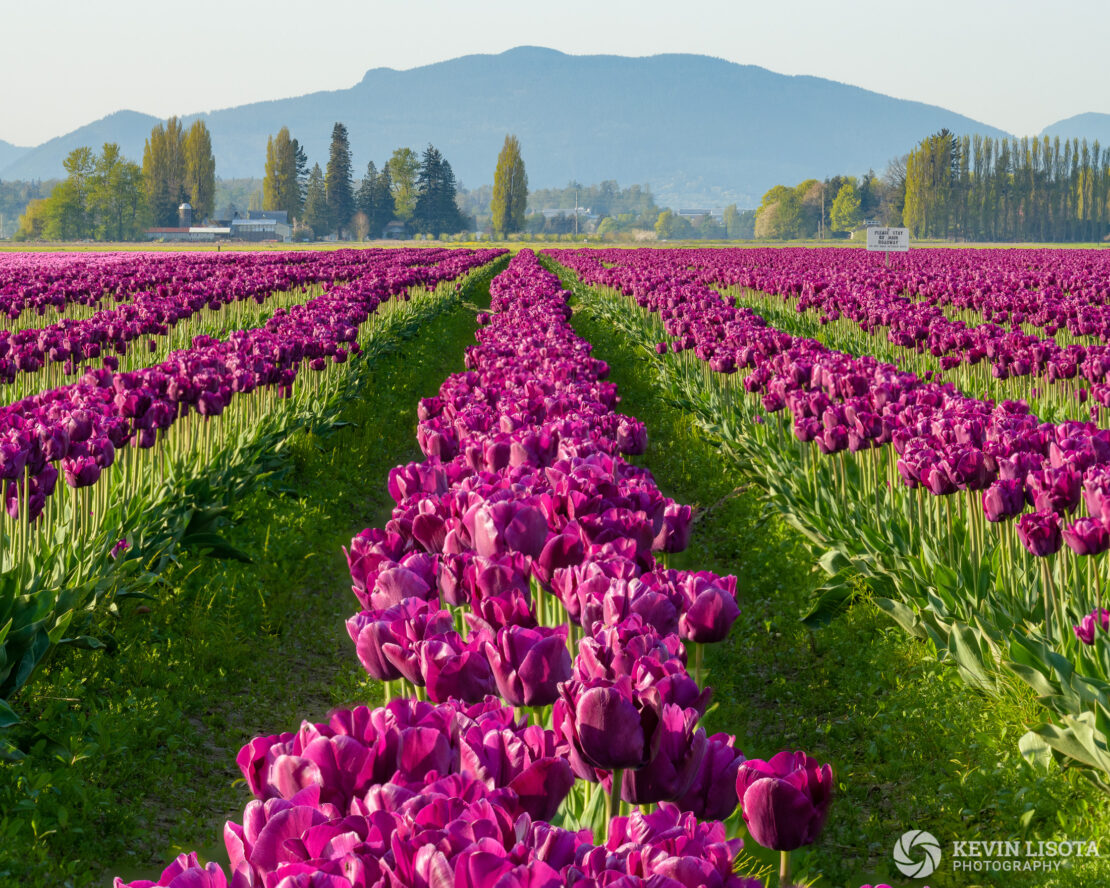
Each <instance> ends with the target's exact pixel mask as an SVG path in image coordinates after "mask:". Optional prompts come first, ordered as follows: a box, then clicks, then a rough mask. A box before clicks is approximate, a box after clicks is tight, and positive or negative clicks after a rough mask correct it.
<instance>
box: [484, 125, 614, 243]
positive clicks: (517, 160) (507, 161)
mask: <svg viewBox="0 0 1110 888" xmlns="http://www.w3.org/2000/svg"><path fill="white" fill-rule="evenodd" d="M603 185H608V186H610V188H609V189H608V190H607V192H606V195H605V197H606V198H608V202H609V203H611V202H612V192H613V191H614V190H615V185H616V183H603ZM599 196H600V195H599ZM527 206H528V174H527V173H526V172H525V171H524V160H523V158H521V156H520V141H519V140H518V139H517V137H516V136H513V135H508V136H505V144H504V145H503V146H502V147H501V153H500V154H499V155H498V156H497V168H496V169H495V170H494V173H493V200H491V201H490V211H491V213H492V214H493V230H494V231H496V232H497V233H498V234H500V235H502V236H503V235H505V234H508V233H509V232H511V231H521V230H523V228H524V211H525V209H526V208H527Z"/></svg>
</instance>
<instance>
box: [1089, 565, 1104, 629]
mask: <svg viewBox="0 0 1110 888" xmlns="http://www.w3.org/2000/svg"><path fill="white" fill-rule="evenodd" d="M1097 558H1098V556H1097V555H1096V556H1092V558H1091V569H1092V570H1093V571H1094V572H1095V608H1096V609H1097V610H1098V612H1099V615H1100V616H1099V618H1100V619H1101V614H1102V574H1101V573H1100V572H1099V569H1098V560H1097Z"/></svg>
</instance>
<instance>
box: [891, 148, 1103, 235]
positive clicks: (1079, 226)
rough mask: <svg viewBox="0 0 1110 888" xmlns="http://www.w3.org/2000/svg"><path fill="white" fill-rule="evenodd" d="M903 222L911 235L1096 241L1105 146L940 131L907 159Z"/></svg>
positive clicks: (1100, 224) (1100, 218) (1100, 228)
mask: <svg viewBox="0 0 1110 888" xmlns="http://www.w3.org/2000/svg"><path fill="white" fill-rule="evenodd" d="M904 221H905V224H906V226H907V227H908V228H910V230H911V232H912V233H913V235H914V236H915V237H942V238H949V237H955V238H962V239H967V240H980V241H1011V240H1015V241H1044V242H1053V241H1054V242H1061V241H1064V242H1066V241H1099V240H1102V239H1103V238H1105V237H1106V235H1107V233H1108V232H1110V148H1103V147H1101V146H1100V145H1099V143H1098V142H1097V141H1096V142H1094V143H1092V144H1088V143H1087V141H1086V140H1083V141H1080V140H1079V139H1071V140H1067V139H1064V140H1062V141H1061V139H1060V138H1059V137H1058V136H1057V137H1056V138H1054V139H1049V137H1048V136H1044V137H1041V138H1036V137H1034V138H1032V139H1030V138H1021V139H1016V138H1015V139H1010V138H1005V139H993V138H990V137H987V136H962V137H957V136H955V135H953V134H952V133H950V132H948V130H941V131H940V132H939V133H935V134H933V135H931V136H929V137H928V138H926V139H923V140H922V141H921V142H919V143H918V144H917V145H916V146H915V147H914V149H913V151H911V152H910V154H909V156H908V158H907V159H906V165H905V209H904Z"/></svg>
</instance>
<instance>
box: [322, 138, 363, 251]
mask: <svg viewBox="0 0 1110 888" xmlns="http://www.w3.org/2000/svg"><path fill="white" fill-rule="evenodd" d="M324 186H325V188H326V191H327V221H328V227H329V229H331V230H334V231H336V232H337V233H338V234H339V236H340V237H343V235H344V233H345V232H346V230H347V228H348V227H349V225H350V221H351V217H352V216H353V215H354V214H355V195H354V183H353V181H352V176H351V146H350V143H349V142H348V141H347V127H345V126H344V125H343V124H341V123H336V124H335V126H333V127H332V130H331V153H330V155H329V157H328V169H327V173H326V175H325V177H324ZM313 228H315V226H313Z"/></svg>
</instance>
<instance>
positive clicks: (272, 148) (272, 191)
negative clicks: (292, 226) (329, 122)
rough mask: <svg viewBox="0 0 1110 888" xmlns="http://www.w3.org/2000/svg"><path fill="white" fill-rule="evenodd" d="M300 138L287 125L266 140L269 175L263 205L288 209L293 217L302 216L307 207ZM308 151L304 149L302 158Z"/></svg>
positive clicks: (263, 206) (264, 189)
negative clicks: (301, 175) (301, 167)
mask: <svg viewBox="0 0 1110 888" xmlns="http://www.w3.org/2000/svg"><path fill="white" fill-rule="evenodd" d="M299 151H300V146H299V145H298V144H297V140H296V139H294V138H292V137H291V136H290V135H289V127H287V126H283V127H282V128H281V129H280V130H278V132H277V135H276V136H270V137H269V138H268V139H267V140H266V177H265V179H263V181H262V208H263V209H264V210H285V212H286V213H288V214H289V219H290V221H292V220H293V219H299V218H300V216H301V212H302V211H303V210H304V196H303V195H302V193H301V182H300V169H299V166H298V156H297V155H298V152H299ZM303 156H304V153H303V152H301V157H303Z"/></svg>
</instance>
